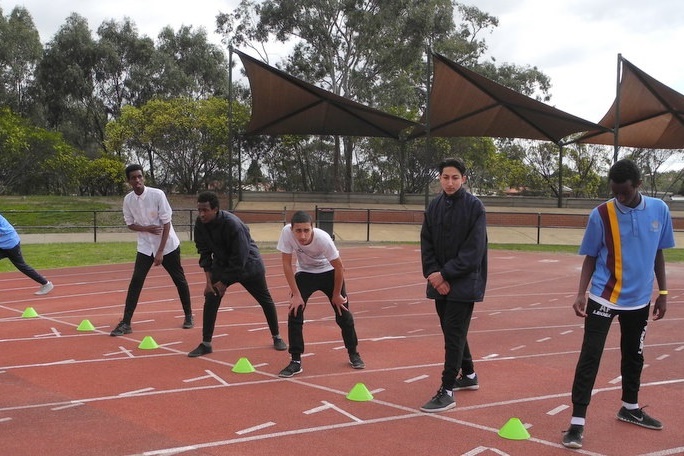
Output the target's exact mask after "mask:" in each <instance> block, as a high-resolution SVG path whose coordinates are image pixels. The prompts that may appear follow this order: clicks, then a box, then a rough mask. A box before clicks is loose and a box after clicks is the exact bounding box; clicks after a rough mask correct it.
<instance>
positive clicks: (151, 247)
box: [110, 164, 194, 336]
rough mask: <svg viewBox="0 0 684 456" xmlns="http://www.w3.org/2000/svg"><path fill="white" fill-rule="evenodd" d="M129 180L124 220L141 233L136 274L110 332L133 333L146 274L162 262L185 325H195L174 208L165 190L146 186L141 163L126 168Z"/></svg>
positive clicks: (139, 234)
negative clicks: (173, 222) (183, 315)
mask: <svg viewBox="0 0 684 456" xmlns="http://www.w3.org/2000/svg"><path fill="white" fill-rule="evenodd" d="M126 179H127V180H128V183H129V184H130V186H131V188H132V189H133V191H132V192H130V193H128V194H127V195H126V196H125V197H124V202H123V213H124V221H125V222H126V225H127V226H128V228H129V229H130V230H132V231H137V233H138V247H137V251H138V253H137V255H136V257H135V267H134V269H133V276H132V277H131V282H130V284H129V285H128V294H127V295H126V306H125V308H124V314H123V319H122V320H121V321H120V322H119V324H118V325H117V326H116V328H114V330H113V331H112V332H111V333H110V335H111V336H123V335H124V334H130V333H131V332H133V331H132V329H131V320H132V319H133V313H134V312H135V308H136V307H137V305H138V299H139V298H140V293H141V292H142V287H143V284H144V283H145V278H146V277H147V273H148V272H149V271H150V268H151V267H152V265H154V266H159V265H162V266H163V267H164V269H166V272H168V273H169V275H170V276H171V279H172V280H173V283H174V284H175V285H176V289H178V296H179V297H180V301H181V304H182V306H183V312H184V314H185V320H184V321H183V328H185V329H189V328H192V327H193V326H194V322H193V318H192V307H191V304H190V287H189V286H188V281H187V280H186V279H185V272H184V271H183V266H181V254H180V240H179V239H178V236H177V235H176V232H175V230H174V229H173V225H172V224H171V215H172V213H173V212H172V210H171V206H170V205H169V202H168V200H167V199H166V195H165V194H164V192H163V191H161V190H159V189H157V188H152V187H146V186H145V177H144V176H143V170H142V166H140V165H138V164H133V165H129V166H127V167H126Z"/></svg>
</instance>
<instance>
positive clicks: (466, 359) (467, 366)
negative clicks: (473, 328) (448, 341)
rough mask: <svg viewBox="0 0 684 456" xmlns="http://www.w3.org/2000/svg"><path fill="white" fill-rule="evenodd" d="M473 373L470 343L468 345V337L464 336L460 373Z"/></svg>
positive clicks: (473, 365)
mask: <svg viewBox="0 0 684 456" xmlns="http://www.w3.org/2000/svg"><path fill="white" fill-rule="evenodd" d="M474 373H475V364H474V363H473V355H472V354H471V353H470V345H468V338H466V341H465V345H464V346H463V359H462V360H461V374H462V375H472V374H474Z"/></svg>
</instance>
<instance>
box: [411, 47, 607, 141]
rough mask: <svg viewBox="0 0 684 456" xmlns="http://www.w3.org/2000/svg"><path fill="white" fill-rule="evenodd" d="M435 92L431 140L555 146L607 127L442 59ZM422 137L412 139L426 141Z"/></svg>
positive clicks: (437, 59) (436, 57)
mask: <svg viewBox="0 0 684 456" xmlns="http://www.w3.org/2000/svg"><path fill="white" fill-rule="evenodd" d="M433 56H434V77H433V85H432V90H431V91H430V105H429V106H430V108H429V109H430V111H429V119H430V135H431V136H438V137H457V136H490V137H501V138H523V139H538V140H545V141H553V142H554V143H560V142H561V140H562V139H563V138H565V137H567V136H569V135H571V134H573V133H578V132H584V131H589V130H600V131H603V130H604V129H603V127H600V126H598V125H597V124H594V123H592V122H589V121H587V120H584V119H581V118H579V117H576V116H573V115H572V114H568V113H566V112H564V111H561V110H559V109H556V108H554V107H552V106H549V105H546V104H544V103H542V102H540V101H537V100H535V99H533V98H530V97H527V96H525V95H522V94H520V93H518V92H516V91H514V90H511V89H509V88H507V87H504V86H502V85H501V84H498V83H496V82H494V81H492V80H490V79H487V78H486V77H484V76H481V75H479V74H478V73H475V72H474V71H471V70H469V69H467V68H465V67H464V66H462V65H459V64H458V63H456V62H453V61H451V60H449V59H447V58H446V57H444V56H441V55H439V54H433ZM426 133H427V131H426V130H425V129H423V130H422V131H416V132H415V133H413V134H412V137H417V136H422V135H425V134H426Z"/></svg>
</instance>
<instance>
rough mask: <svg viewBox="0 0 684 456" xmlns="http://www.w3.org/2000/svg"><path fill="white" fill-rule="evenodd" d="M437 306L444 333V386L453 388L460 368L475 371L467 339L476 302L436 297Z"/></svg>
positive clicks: (463, 371) (469, 371)
mask: <svg viewBox="0 0 684 456" xmlns="http://www.w3.org/2000/svg"><path fill="white" fill-rule="evenodd" d="M435 308H436V309H437V315H438V316H439V324H440V326H441V328H442V334H444V370H443V371H442V386H443V387H444V388H445V389H448V390H452V389H454V385H455V383H456V376H457V375H458V371H459V370H461V371H462V373H463V374H472V373H473V372H475V368H474V366H473V357H472V355H471V353H470V346H469V345H468V339H467V336H468V328H469V327H470V319H471V318H472V316H473V309H474V308H475V303H474V302H461V301H447V300H446V299H435Z"/></svg>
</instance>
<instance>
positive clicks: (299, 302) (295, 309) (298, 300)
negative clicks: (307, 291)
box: [287, 295, 304, 317]
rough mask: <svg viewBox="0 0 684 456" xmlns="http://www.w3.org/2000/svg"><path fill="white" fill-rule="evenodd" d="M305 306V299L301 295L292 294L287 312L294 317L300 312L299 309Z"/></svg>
mask: <svg viewBox="0 0 684 456" xmlns="http://www.w3.org/2000/svg"><path fill="white" fill-rule="evenodd" d="M303 307H304V300H303V299H302V296H301V295H291V296H290V306H289V307H288V308H287V313H288V314H290V315H292V316H293V317H294V316H296V315H297V314H298V313H299V309H300V308H303Z"/></svg>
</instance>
